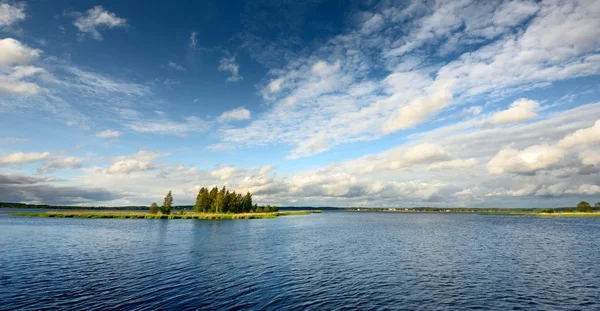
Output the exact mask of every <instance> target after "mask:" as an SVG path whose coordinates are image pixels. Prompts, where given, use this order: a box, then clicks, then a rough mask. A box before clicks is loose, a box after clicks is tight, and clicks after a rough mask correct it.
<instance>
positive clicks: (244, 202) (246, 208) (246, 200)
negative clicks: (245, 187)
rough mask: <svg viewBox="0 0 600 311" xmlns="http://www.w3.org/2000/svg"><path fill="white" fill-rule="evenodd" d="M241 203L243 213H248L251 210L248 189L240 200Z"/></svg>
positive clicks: (250, 196) (250, 198)
mask: <svg viewBox="0 0 600 311" xmlns="http://www.w3.org/2000/svg"><path fill="white" fill-rule="evenodd" d="M242 205H243V212H244V213H249V212H251V211H252V195H251V194H250V191H248V192H246V195H245V196H244V199H243V200H242Z"/></svg>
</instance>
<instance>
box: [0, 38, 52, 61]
mask: <svg viewBox="0 0 600 311" xmlns="http://www.w3.org/2000/svg"><path fill="white" fill-rule="evenodd" d="M0 51H2V53H0V68H2V67H8V66H13V65H24V64H28V63H29V62H31V61H33V60H35V59H37V58H38V57H39V56H40V54H42V51H40V50H38V49H33V48H31V47H29V46H27V45H25V44H23V43H21V42H19V41H17V40H15V39H12V38H5V39H0Z"/></svg>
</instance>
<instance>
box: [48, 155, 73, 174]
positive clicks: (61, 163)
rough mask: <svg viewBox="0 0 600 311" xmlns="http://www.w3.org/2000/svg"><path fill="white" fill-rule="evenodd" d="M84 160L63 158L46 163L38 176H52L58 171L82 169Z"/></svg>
mask: <svg viewBox="0 0 600 311" xmlns="http://www.w3.org/2000/svg"><path fill="white" fill-rule="evenodd" d="M83 162H84V160H83V159H82V158H78V157H62V158H57V159H53V160H51V161H48V162H46V163H45V164H44V165H43V166H42V167H40V168H39V169H38V174H50V173H52V172H54V171H55V170H58V169H68V168H81V167H82V166H83Z"/></svg>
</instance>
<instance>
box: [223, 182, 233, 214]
mask: <svg viewBox="0 0 600 311" xmlns="http://www.w3.org/2000/svg"><path fill="white" fill-rule="evenodd" d="M223 189H225V187H223ZM232 203H233V202H232V197H231V193H229V190H226V191H225V194H224V195H223V211H222V213H227V212H232V213H235V211H234V210H233V208H232Z"/></svg>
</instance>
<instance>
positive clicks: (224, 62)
mask: <svg viewBox="0 0 600 311" xmlns="http://www.w3.org/2000/svg"><path fill="white" fill-rule="evenodd" d="M219 71H229V72H230V73H231V76H229V77H228V78H227V81H229V82H236V81H240V80H242V79H243V77H242V76H241V75H240V66H239V65H238V64H237V63H236V62H235V56H231V57H223V58H221V61H220V62H219Z"/></svg>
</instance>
